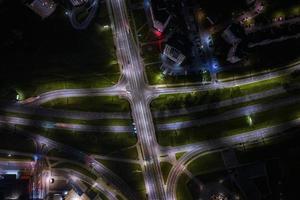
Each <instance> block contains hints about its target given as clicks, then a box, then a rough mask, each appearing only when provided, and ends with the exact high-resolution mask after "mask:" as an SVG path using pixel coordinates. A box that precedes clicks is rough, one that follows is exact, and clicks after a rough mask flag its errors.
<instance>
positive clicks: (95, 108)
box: [42, 96, 130, 112]
mask: <svg viewBox="0 0 300 200" xmlns="http://www.w3.org/2000/svg"><path fill="white" fill-rule="evenodd" d="M42 107H45V108H53V109H65V110H78V111H89V112H129V111H130V105H129V102H128V101H127V100H125V99H121V98H120V97H118V96H96V97H71V98H60V99H56V100H52V101H49V102H46V103H44V104H42Z"/></svg>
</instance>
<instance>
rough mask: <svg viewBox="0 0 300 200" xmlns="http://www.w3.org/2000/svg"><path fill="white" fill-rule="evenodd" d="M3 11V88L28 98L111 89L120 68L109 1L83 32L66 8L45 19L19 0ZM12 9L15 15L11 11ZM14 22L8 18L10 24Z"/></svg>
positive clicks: (0, 18) (0, 17)
mask: <svg viewBox="0 0 300 200" xmlns="http://www.w3.org/2000/svg"><path fill="white" fill-rule="evenodd" d="M5 2H6V4H3V5H1V7H0V23H1V26H2V28H1V30H3V31H1V33H0V36H1V37H0V38H1V39H0V52H1V68H0V80H1V81H0V89H1V91H2V92H1V93H2V94H3V93H4V92H7V90H8V89H12V90H15V89H19V90H21V91H22V92H23V93H25V96H26V97H28V96H29V95H36V94H37V93H39V92H42V91H47V84H50V85H51V84H55V86H53V88H50V89H54V88H56V89H57V88H64V87H94V86H100V85H104V86H106V85H112V84H113V82H115V81H117V80H118V76H119V67H118V65H117V63H116V61H115V50H114V45H113V40H112V33H111V31H110V30H108V31H103V30H102V29H101V27H102V26H103V25H110V22H109V18H108V14H107V11H106V7H105V3H101V4H100V10H99V12H98V15H97V17H96V18H95V20H94V22H93V23H92V24H91V25H90V27H89V28H88V29H86V30H84V31H77V30H74V29H73V28H72V27H71V25H70V22H69V20H68V18H67V16H65V15H64V10H63V9H62V8H61V7H59V8H58V9H57V11H56V12H55V14H54V15H52V16H50V17H49V18H47V19H44V20H41V19H40V18H39V17H38V16H36V15H35V14H34V13H33V12H32V11H31V10H29V9H28V8H27V7H25V6H23V5H22V4H21V3H20V2H19V1H5ZM12 11H13V12H12ZM7 19H9V20H7Z"/></svg>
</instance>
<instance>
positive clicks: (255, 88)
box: [151, 76, 287, 111]
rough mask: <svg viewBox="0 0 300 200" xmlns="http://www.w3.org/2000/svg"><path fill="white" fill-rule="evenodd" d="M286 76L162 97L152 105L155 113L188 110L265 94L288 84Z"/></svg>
mask: <svg viewBox="0 0 300 200" xmlns="http://www.w3.org/2000/svg"><path fill="white" fill-rule="evenodd" d="M286 78H287V77H286V76H282V77H278V78H274V79H270V80H265V81H259V82H257V83H252V84H247V85H242V86H236V87H232V88H225V89H217V90H210V91H205V92H193V93H187V94H171V95H161V96H159V97H158V98H157V99H155V100H153V101H152V103H151V109H152V110H153V111H159V110H167V109H178V108H188V107H192V106H197V105H201V104H207V103H213V102H219V101H222V100H227V99H231V98H235V97H242V96H245V95H248V94H253V93H257V92H263V91H266V90H269V89H272V88H276V87H280V86H283V85H285V84H286V82H287V80H286Z"/></svg>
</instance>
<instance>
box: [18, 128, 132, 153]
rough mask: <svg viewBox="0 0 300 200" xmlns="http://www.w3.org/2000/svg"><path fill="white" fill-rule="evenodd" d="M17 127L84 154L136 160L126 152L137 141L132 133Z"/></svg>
mask: <svg viewBox="0 0 300 200" xmlns="http://www.w3.org/2000/svg"><path fill="white" fill-rule="evenodd" d="M17 127H19V128H20V129H22V130H26V131H30V132H32V133H35V134H38V135H42V136H45V137H48V138H50V139H52V140H54V141H57V142H59V143H62V144H66V145H68V146H71V147H73V148H75V149H78V150H81V151H84V152H86V153H91V154H100V155H110V154H113V155H114V156H116V157H122V156H128V157H130V158H133V159H135V158H136V153H135V152H134V151H128V148H130V147H132V146H134V145H135V144H136V143H137V139H136V137H135V136H134V135H133V134H132V133H105V132H103V133H81V132H76V131H62V130H50V129H37V128H32V127H24V126H17Z"/></svg>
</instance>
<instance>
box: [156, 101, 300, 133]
mask: <svg viewBox="0 0 300 200" xmlns="http://www.w3.org/2000/svg"><path fill="white" fill-rule="evenodd" d="M299 101H300V96H293V97H288V98H285V99H279V100H277V101H273V102H271V103H268V104H255V105H250V106H245V107H241V108H237V109H234V110H229V111H226V112H224V113H221V114H219V115H216V116H211V117H203V118H200V119H195V120H191V121H181V122H174V123H166V124H158V125H157V126H156V127H157V129H158V130H160V131H168V130H178V129H184V128H189V127H197V126H203V125H206V124H212V123H216V122H219V121H226V120H230V119H235V118H238V117H243V116H249V115H251V114H255V113H259V112H264V111H268V110H272V109H275V108H280V107H284V106H288V105H292V104H296V103H298V102H299Z"/></svg>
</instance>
